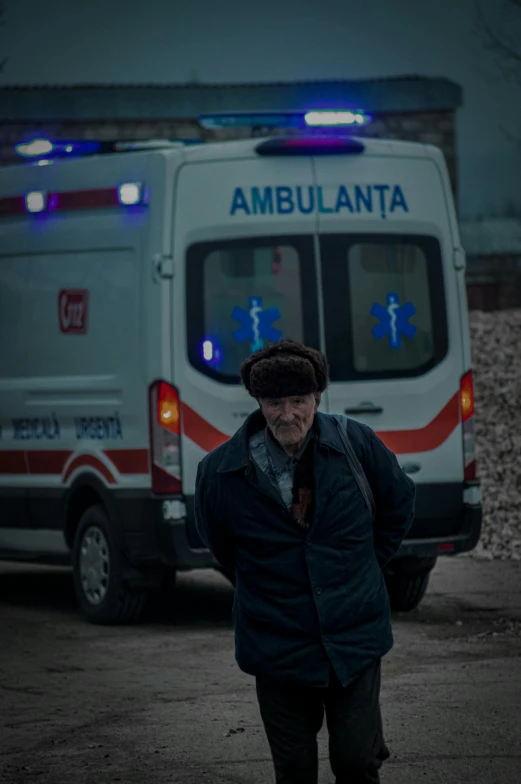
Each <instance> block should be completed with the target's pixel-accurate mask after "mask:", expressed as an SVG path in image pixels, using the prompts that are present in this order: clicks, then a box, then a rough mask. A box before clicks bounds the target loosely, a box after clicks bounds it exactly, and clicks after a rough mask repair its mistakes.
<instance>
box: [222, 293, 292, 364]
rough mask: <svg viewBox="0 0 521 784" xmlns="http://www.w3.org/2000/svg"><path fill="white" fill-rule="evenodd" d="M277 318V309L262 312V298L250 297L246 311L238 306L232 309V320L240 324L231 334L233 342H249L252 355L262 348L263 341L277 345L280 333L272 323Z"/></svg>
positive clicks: (278, 314)
mask: <svg viewBox="0 0 521 784" xmlns="http://www.w3.org/2000/svg"><path fill="white" fill-rule="evenodd" d="M279 318H280V310H279V309H278V308H275V307H273V308H267V309H266V310H264V308H263V307H262V297H250V298H249V307H248V310H245V309H244V308H239V307H238V306H236V307H235V308H234V309H233V313H232V319H234V321H238V322H239V323H240V324H242V326H241V327H239V329H236V330H235V332H234V333H233V337H234V340H235V341H236V342H237V343H244V341H245V340H249V341H250V348H251V351H252V353H253V352H254V351H260V349H261V348H264V341H265V340H270V341H271V342H272V343H277V341H279V340H280V338H281V337H282V332H281V331H280V330H278V329H276V328H275V327H274V326H273V322H274V321H277V319H279Z"/></svg>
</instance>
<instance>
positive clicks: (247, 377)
mask: <svg viewBox="0 0 521 784" xmlns="http://www.w3.org/2000/svg"><path fill="white" fill-rule="evenodd" d="M241 379H242V383H243V384H244V386H245V387H246V389H247V390H248V392H249V393H250V395H251V396H252V397H254V398H257V399H260V398H280V397H290V396H291V395H308V394H311V393H314V392H323V391H324V389H325V388H326V387H327V381H328V366H327V359H326V357H325V356H324V354H322V353H321V352H320V351H317V350H316V349H314V348H309V347H308V346H303V345H301V344H300V343H297V342H296V341H294V340H282V341H280V342H279V343H275V344H274V345H273V346H268V348H264V349H262V350H261V351H256V352H255V354H252V355H251V357H249V358H248V359H247V360H246V361H245V362H243V364H242V365H241Z"/></svg>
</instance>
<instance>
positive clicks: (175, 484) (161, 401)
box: [149, 381, 183, 495]
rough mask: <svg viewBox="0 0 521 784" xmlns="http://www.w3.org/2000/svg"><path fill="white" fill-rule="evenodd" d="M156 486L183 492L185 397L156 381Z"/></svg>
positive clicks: (153, 455)
mask: <svg viewBox="0 0 521 784" xmlns="http://www.w3.org/2000/svg"><path fill="white" fill-rule="evenodd" d="M149 405H150V453H151V468H152V490H153V492H154V493H157V494H158V495H179V494H180V493H182V491H183V486H182V481H181V401H180V399H179V393H178V391H177V389H176V388H175V387H173V386H171V385H170V384H167V383H166V381H155V382H154V383H153V384H151V385H150V389H149Z"/></svg>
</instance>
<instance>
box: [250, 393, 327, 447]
mask: <svg viewBox="0 0 521 784" xmlns="http://www.w3.org/2000/svg"><path fill="white" fill-rule="evenodd" d="M259 403H260V407H261V411H262V413H263V414H264V417H265V419H266V422H267V423H268V427H269V429H270V430H271V432H272V433H273V435H274V437H275V438H276V439H277V441H278V442H279V444H280V445H281V447H282V448H286V447H289V448H291V447H297V448H298V447H299V446H300V445H301V444H303V443H304V440H305V438H306V436H307V434H308V431H309V430H310V429H311V426H312V425H313V420H314V418H315V414H316V413H317V410H318V406H319V403H320V394H319V393H317V394H316V395H315V394H311V395H292V396H291V397H281V398H263V399H262V400H260V401H259Z"/></svg>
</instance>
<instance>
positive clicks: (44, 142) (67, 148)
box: [15, 139, 101, 158]
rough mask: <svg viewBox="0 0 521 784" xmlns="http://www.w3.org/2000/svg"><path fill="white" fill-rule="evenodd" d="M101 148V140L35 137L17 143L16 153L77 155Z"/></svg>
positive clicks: (29, 154)
mask: <svg viewBox="0 0 521 784" xmlns="http://www.w3.org/2000/svg"><path fill="white" fill-rule="evenodd" d="M100 148H101V143H100V142H94V141H79V142H75V141H63V140H61V141H56V142H51V141H49V140H48V139H33V140H32V141H30V142H21V143H20V144H16V145H15V151H16V153H17V154H18V155H20V156H21V157H22V158H57V157H60V156H64V157H75V156H78V155H88V154H92V153H95V152H99V150H100Z"/></svg>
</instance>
